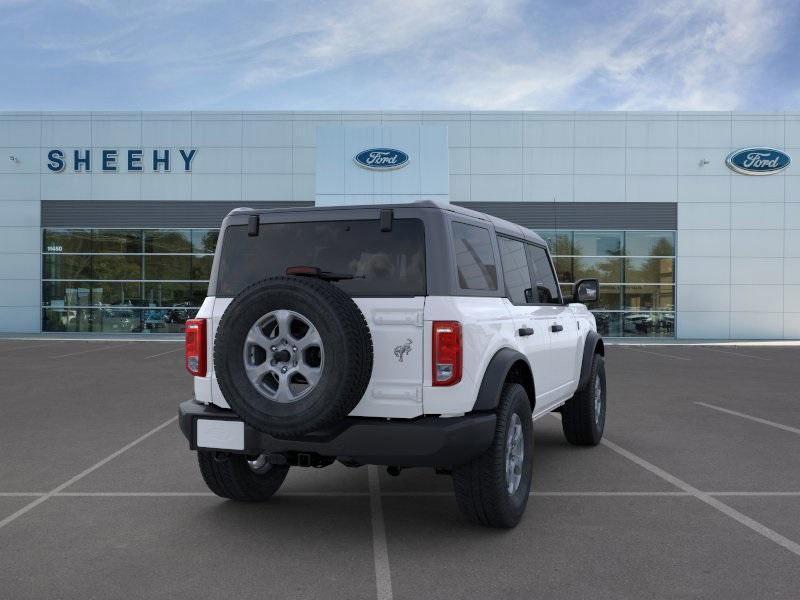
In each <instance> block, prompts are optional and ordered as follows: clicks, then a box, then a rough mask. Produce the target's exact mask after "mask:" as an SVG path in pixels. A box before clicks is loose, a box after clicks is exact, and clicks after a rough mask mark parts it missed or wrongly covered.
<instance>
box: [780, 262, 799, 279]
mask: <svg viewBox="0 0 800 600" xmlns="http://www.w3.org/2000/svg"><path fill="white" fill-rule="evenodd" d="M783 283H784V284H792V285H798V284H800V258H784V259H783Z"/></svg>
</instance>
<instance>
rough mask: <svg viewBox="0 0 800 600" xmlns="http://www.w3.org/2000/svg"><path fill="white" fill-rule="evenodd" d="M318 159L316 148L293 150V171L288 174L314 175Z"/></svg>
mask: <svg viewBox="0 0 800 600" xmlns="http://www.w3.org/2000/svg"><path fill="white" fill-rule="evenodd" d="M316 164H317V158H316V151H315V150H314V148H305V147H297V148H293V149H292V164H291V169H290V170H289V171H287V172H293V173H304V174H311V175H313V174H314V170H315V168H316Z"/></svg>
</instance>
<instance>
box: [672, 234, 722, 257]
mask: <svg viewBox="0 0 800 600" xmlns="http://www.w3.org/2000/svg"><path fill="white" fill-rule="evenodd" d="M730 239H731V233H730V230H728V229H697V230H694V229H682V230H680V231H678V241H677V248H676V251H677V253H678V256H730V253H731V241H730Z"/></svg>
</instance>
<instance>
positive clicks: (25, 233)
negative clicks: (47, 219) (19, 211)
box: [0, 212, 41, 254]
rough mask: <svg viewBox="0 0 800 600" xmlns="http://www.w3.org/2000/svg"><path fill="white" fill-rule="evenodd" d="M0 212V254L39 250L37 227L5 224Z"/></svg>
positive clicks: (38, 231) (39, 234) (39, 242)
mask: <svg viewBox="0 0 800 600" xmlns="http://www.w3.org/2000/svg"><path fill="white" fill-rule="evenodd" d="M3 216H4V215H3V213H2V212H0V254H5V253H14V254H18V253H22V254H25V253H31V252H34V253H35V252H40V251H41V240H40V236H41V230H40V229H39V228H38V227H13V226H7V225H6V221H5V219H4V218H3Z"/></svg>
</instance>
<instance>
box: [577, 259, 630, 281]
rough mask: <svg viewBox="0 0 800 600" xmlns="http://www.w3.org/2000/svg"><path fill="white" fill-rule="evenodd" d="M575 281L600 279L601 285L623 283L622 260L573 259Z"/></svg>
mask: <svg viewBox="0 0 800 600" xmlns="http://www.w3.org/2000/svg"><path fill="white" fill-rule="evenodd" d="M573 268H574V276H575V281H579V280H581V279H599V280H600V282H601V283H622V259H621V258H583V257H581V258H575V259H573Z"/></svg>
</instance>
